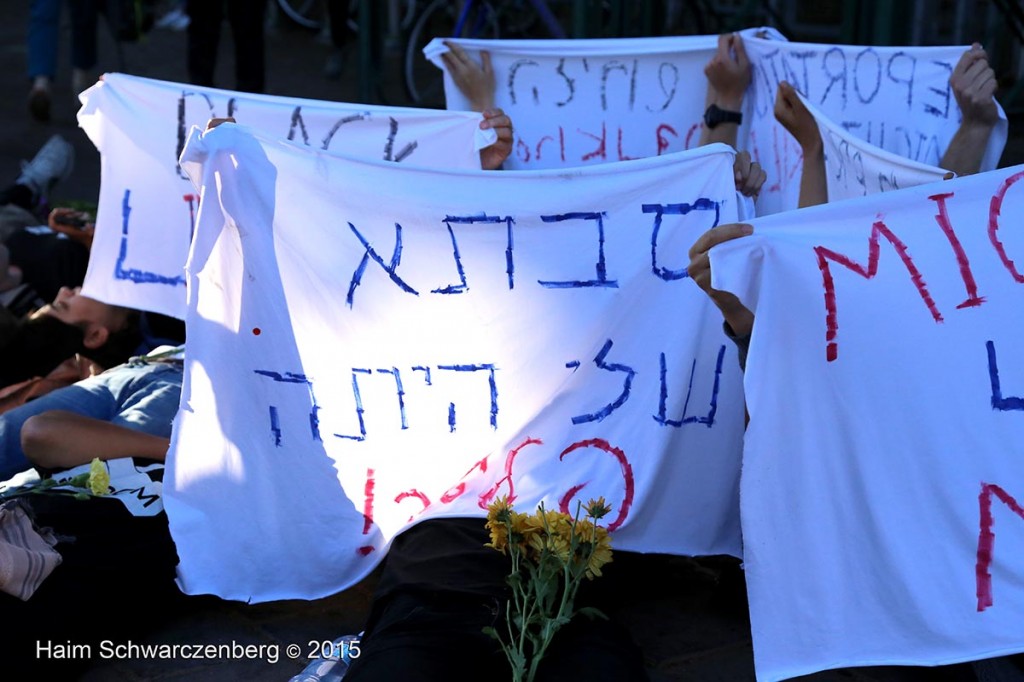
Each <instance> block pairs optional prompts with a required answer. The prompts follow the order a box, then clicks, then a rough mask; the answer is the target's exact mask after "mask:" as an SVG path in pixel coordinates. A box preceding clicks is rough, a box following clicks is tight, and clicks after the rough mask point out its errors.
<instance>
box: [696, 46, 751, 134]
mask: <svg viewBox="0 0 1024 682" xmlns="http://www.w3.org/2000/svg"><path fill="white" fill-rule="evenodd" d="M704 75H705V76H707V79H708V91H707V95H706V97H705V105H706V107H707V109H706V110H705V112H704V126H703V127H702V128H701V131H700V144H702V145H705V144H711V143H712V142H724V143H725V144H728V145H732V146H733V147H735V146H736V139H737V135H738V132H739V127H740V122H741V121H742V118H743V117H742V112H743V94H744V93H745V92H746V91H747V86H748V85H750V60H749V59H747V51H746V49H745V48H744V47H743V39H742V38H741V37H740V36H739V35H737V34H735V33H729V34H724V35H720V36H718V49H717V50H716V51H715V54H714V56H713V57H712V58H711V61H709V62H708V63H707V65H706V66H705V67H704Z"/></svg>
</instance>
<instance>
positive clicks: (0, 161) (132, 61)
mask: <svg viewBox="0 0 1024 682" xmlns="http://www.w3.org/2000/svg"><path fill="white" fill-rule="evenodd" d="M27 5H28V3H26V2H23V1H22V0H0V17H2V21H0V55H2V61H0V64H2V65H3V66H4V68H3V69H0V87H2V88H3V90H4V91H5V92H7V93H8V95H7V96H6V97H4V98H2V99H0V141H2V144H0V182H6V180H5V179H4V177H3V174H4V173H7V174H8V175H9V177H10V179H11V180H13V179H14V175H15V174H16V172H17V168H18V166H17V164H18V161H19V160H20V159H24V158H29V157H31V155H32V154H33V153H34V152H35V150H36V149H38V147H39V146H40V145H41V144H42V143H43V142H44V141H45V140H46V139H47V138H48V137H49V136H50V135H51V134H53V133H55V132H59V133H60V134H62V135H64V136H65V137H66V138H68V139H69V140H71V141H72V143H73V144H74V146H75V149H76V152H77V163H76V167H75V171H74V173H73V175H72V177H71V178H69V179H68V180H67V181H66V182H64V183H63V184H61V185H60V186H59V187H58V188H57V190H56V191H55V194H54V197H53V199H54V202H55V203H59V202H60V201H62V200H72V199H73V200H85V201H94V200H95V197H96V196H97V194H98V190H99V156H98V154H97V152H96V151H95V149H94V148H93V147H92V145H91V143H90V142H89V141H88V139H87V138H86V137H85V135H84V133H82V132H81V131H80V130H79V129H78V128H77V125H76V121H75V116H74V114H75V111H76V109H77V104H76V102H75V100H74V99H73V97H72V93H71V91H70V85H69V82H70V74H69V69H68V68H67V62H68V49H67V43H66V42H65V43H64V44H63V45H62V49H61V53H62V54H61V61H60V64H61V66H62V68H63V70H62V71H61V73H60V75H59V77H58V80H57V84H56V90H55V96H56V102H55V107H54V119H53V121H52V122H51V123H50V124H49V125H41V124H37V123H34V122H32V121H30V119H29V117H28V116H27V113H26V107H25V96H26V94H27V88H28V85H27V81H26V80H25V78H24V75H23V74H24V69H25V47H24V35H25V26H26V22H27V9H26V6H27ZM65 29H66V27H65ZM64 36H65V39H66V37H67V34H66V31H65V34H64ZM225 43H226V44H225V45H222V55H224V57H225V58H223V59H222V62H221V64H220V71H219V74H220V82H221V83H223V84H225V85H230V83H231V82H232V81H233V79H232V78H231V59H230V56H229V55H230V52H229V49H228V48H229V47H230V39H229V38H226V40H225ZM268 50H269V60H268V61H269V70H268V77H267V88H268V91H269V92H270V93H272V94H280V95H291V96H299V97H312V98H319V99H336V100H344V101H357V94H356V93H357V92H358V90H357V88H356V68H355V63H354V61H355V54H356V53H355V50H354V49H352V50H350V57H351V58H350V59H349V61H348V62H347V63H346V66H345V69H344V71H343V73H342V77H341V79H339V80H337V81H328V80H326V79H324V78H323V77H322V76H321V69H322V66H323V63H324V60H325V58H326V56H327V48H326V46H325V45H323V44H322V43H319V42H317V40H316V39H315V36H313V35H312V34H310V33H307V32H303V31H300V30H298V29H296V28H293V27H291V26H288V25H280V26H279V27H278V28H277V30H276V31H275V32H274V33H273V34H271V35H270V36H269V37H268ZM100 68H101V69H102V70H105V71H117V70H122V71H126V72H129V73H133V74H138V75H143V76H149V77H154V78H161V79H167V80H185V39H184V34H183V33H176V32H172V31H166V30H164V31H154V32H152V33H151V34H149V36H148V37H147V38H146V40H145V41H144V42H142V43H140V44H137V45H127V46H124V48H123V51H122V54H121V56H120V57H119V56H118V54H117V53H116V51H115V49H114V44H113V42H112V41H111V39H110V36H109V33H108V32H106V31H105V29H103V28H101V55H100ZM386 74H387V72H386V71H385V79H384V80H383V81H382V82H381V83H380V90H381V91H382V92H384V93H385V95H386V96H387V97H388V99H389V100H390V101H389V102H388V103H390V104H397V105H401V104H405V102H404V101H403V98H402V95H401V87H400V85H399V84H398V83H397V81H396V80H395V79H394V78H390V79H389V78H386ZM168 115H172V114H171V113H169V114H168ZM1022 149H1024V146H1022V145H1021V143H1020V142H1019V141H1017V140H1014V141H1013V142H1012V143H1011V145H1010V146H1009V147H1008V150H1007V153H1006V154H1005V155H1004V159H1003V165H1011V164H1013V163H1019V162H1020V160H1021V159H1022V158H1024V153H1022ZM4 169H7V170H4ZM626 563H627V562H625V561H623V562H622V563H621V564H620V565H622V566H623V568H622V570H623V571H629V572H630V574H631V575H632V576H633V577H634V578H635V579H633V580H627V581H624V582H626V583H627V584H628V585H629V588H628V589H624V590H623V593H622V595H621V596H622V602H623V607H622V617H623V619H624V620H625V622H626V623H627V625H628V626H629V628H630V630H631V631H632V633H633V635H634V637H635V639H636V640H637V641H638V642H639V644H640V645H641V646H642V648H643V650H644V653H645V656H646V659H647V662H648V668H649V670H650V671H651V675H652V678H653V679H654V680H655V682H666V681H670V680H699V681H707V682H714V681H718V680H722V681H726V680H729V681H734V680H739V681H741V680H752V679H753V653H752V649H751V643H750V632H749V623H748V621H747V618H746V600H745V594H744V590H743V583H742V574H741V572H740V571H739V570H738V567H737V564H736V562H735V561H734V560H731V559H728V558H710V559H702V560H700V561H694V560H689V559H684V558H679V557H664V556H645V557H638V558H636V559H635V560H634V561H632V562H628V563H629V565H628V566H627V565H625V564H626ZM373 582H374V578H373V577H372V576H371V578H369V579H367V580H366V581H364V582H363V583H362V584H360V585H359V586H357V587H355V588H353V589H351V590H348V591H347V592H345V593H344V594H341V595H337V596H334V597H331V598H328V599H323V600H320V601H316V602H282V603H273V604H263V605H256V606H251V605H246V604H239V603H224V602H220V601H217V600H215V599H198V600H196V602H195V604H194V605H193V608H191V609H190V610H189V611H188V612H187V613H186V614H184V615H182V616H180V617H177V618H176V619H174V620H173V621H172V622H170V623H168V624H167V625H166V626H165V627H163V628H162V629H160V630H159V631H157V632H155V633H148V634H145V635H142V636H140V638H139V641H142V642H154V643H212V644H222V643H232V642H237V643H239V644H243V645H248V644H277V645H279V646H280V647H282V650H283V647H284V646H285V645H286V644H290V643H294V644H299V645H300V646H301V647H302V648H303V650H305V648H306V647H307V643H308V642H309V641H310V640H330V639H333V638H335V637H338V636H340V635H343V634H346V633H352V632H358V631H359V629H360V627H361V623H362V621H363V618H364V617H365V615H366V610H367V606H368V603H369V595H370V593H371V590H372V586H373ZM301 667H302V663H301V662H296V661H289V660H281V661H279V662H277V663H276V664H270V663H267V662H265V661H256V660H240V661H230V660H220V661H206V662H202V663H200V662H187V661H180V660H179V661H157V662H152V661H149V662H139V661H134V662H119V663H103V664H99V663H97V664H95V665H94V666H93V667H92V668H91V669H90V670H89V671H88V672H87V673H86V674H85V676H84V678H83V679H85V680H89V681H91V682H101V681H105V680H130V681H131V680H135V681H140V682H146V681H149V682H156V681H157V680H159V681H165V680H167V681H169V680H196V681H199V682H203V681H210V682H212V681H214V680H230V679H243V678H244V679H250V680H258V681H262V680H268V681H269V680H280V681H281V682H284V681H285V680H287V679H288V678H289V677H290V676H291V675H292V674H294V673H295V672H297V671H298V670H299V669H301ZM964 672H965V671H964V670H963V669H912V668H862V669H846V670H840V671H832V672H827V673H821V674H818V675H813V676H810V677H808V678H806V679H807V680H811V681H812V682H831V681H838V680H844V681H852V682H871V681H878V682H911V681H915V682H916V681H925V680H928V681H942V680H945V681H949V682H953V681H954V680H959V679H964V680H967V679H973V677H970V676H964ZM2 676H3V673H2V668H0V677H2Z"/></svg>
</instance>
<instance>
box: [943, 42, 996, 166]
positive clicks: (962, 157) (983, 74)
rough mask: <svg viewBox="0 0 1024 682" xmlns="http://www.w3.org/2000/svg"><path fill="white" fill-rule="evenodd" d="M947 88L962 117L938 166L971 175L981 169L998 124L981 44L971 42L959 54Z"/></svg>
mask: <svg viewBox="0 0 1024 682" xmlns="http://www.w3.org/2000/svg"><path fill="white" fill-rule="evenodd" d="M949 85H950V87H951V88H952V90H953V96H954V97H955V98H956V103H957V104H958V105H959V106H960V114H961V116H962V117H963V118H962V119H961V121H960V127H959V128H957V131H956V134H954V135H953V139H952V140H950V142H949V147H947V148H946V153H945V154H944V155H943V157H942V160H941V161H940V162H939V165H940V166H941V167H942V168H945V169H946V170H951V171H953V172H955V173H956V174H957V175H971V174H973V173H977V172H978V171H979V170H981V160H982V158H984V156H985V149H986V148H987V147H988V138H989V135H991V134H992V129H993V128H994V127H995V125H996V122H997V121H999V110H998V108H997V107H996V101H995V98H994V95H995V92H996V85H997V84H996V75H995V72H994V71H993V70H992V67H990V66H989V65H988V56H987V55H986V54H985V50H983V49H982V47H981V45H979V44H978V43H975V44H974V45H972V46H971V49H969V50H967V51H966V52H964V53H963V55H962V56H961V57H960V61H958V62H957V64H956V67H955V68H954V69H953V74H952V75H951V76H950V77H949Z"/></svg>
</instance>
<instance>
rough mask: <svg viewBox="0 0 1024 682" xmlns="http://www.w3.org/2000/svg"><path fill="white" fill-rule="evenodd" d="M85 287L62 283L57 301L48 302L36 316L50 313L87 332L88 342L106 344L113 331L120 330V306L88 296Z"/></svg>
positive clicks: (95, 345)
mask: <svg viewBox="0 0 1024 682" xmlns="http://www.w3.org/2000/svg"><path fill="white" fill-rule="evenodd" d="M81 291H82V288H81V287H75V288H74V289H69V288H68V287H61V288H60V291H58V292H57V296H56V298H54V299H53V303H50V304H48V305H44V306H43V307H42V308H40V309H39V310H37V311H36V312H35V313H34V314H33V317H36V316H38V315H49V316H51V317H56V318H57V319H58V320H60V321H61V322H63V323H64V324H69V325H73V326H75V327H78V328H79V329H81V330H82V332H83V333H84V334H85V345H86V347H89V348H95V347H98V346H101V345H103V343H105V342H106V340H107V337H108V336H109V335H110V333H111V332H113V331H116V329H117V325H116V317H117V309H116V308H114V307H113V306H110V305H107V304H106V303H103V302H101V301H97V300H96V299H94V298H89V297H88V296H82V294H81Z"/></svg>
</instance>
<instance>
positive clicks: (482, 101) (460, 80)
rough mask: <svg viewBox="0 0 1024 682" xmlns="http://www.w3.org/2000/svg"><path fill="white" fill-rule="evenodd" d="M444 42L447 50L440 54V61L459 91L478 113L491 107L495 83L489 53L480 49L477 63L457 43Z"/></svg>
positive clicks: (492, 106)
mask: <svg viewBox="0 0 1024 682" xmlns="http://www.w3.org/2000/svg"><path fill="white" fill-rule="evenodd" d="M444 44H445V45H446V46H447V47H448V52H445V53H444V54H442V55H441V61H442V62H444V66H445V68H446V69H447V70H448V75H449V76H451V77H452V81H453V82H454V83H455V86H456V87H457V88H458V89H459V92H461V93H462V95H463V96H464V97H465V98H466V99H468V100H469V105H470V108H471V109H472V110H473V111H476V112H480V113H483V112H484V111H485V110H486V109H493V108H494V89H495V87H496V83H495V80H494V69H493V68H492V67H491V53H490V52H488V51H487V50H483V51H481V52H480V63H479V64H477V63H476V61H475V60H474V59H473V58H472V57H470V56H469V53H467V52H466V51H465V50H463V49H462V47H460V46H459V45H457V44H455V43H451V42H448V41H445V43H444Z"/></svg>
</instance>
